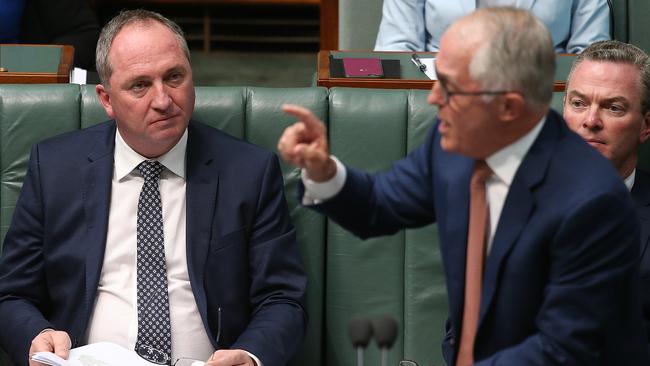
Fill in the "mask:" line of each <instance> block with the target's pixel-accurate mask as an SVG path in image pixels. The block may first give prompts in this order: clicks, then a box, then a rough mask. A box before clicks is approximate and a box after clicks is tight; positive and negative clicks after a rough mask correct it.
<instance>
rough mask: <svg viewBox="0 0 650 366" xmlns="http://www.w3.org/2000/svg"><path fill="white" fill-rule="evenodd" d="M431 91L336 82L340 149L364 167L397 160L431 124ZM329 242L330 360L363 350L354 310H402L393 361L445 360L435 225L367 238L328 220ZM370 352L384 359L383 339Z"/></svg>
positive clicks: (338, 361)
mask: <svg viewBox="0 0 650 366" xmlns="http://www.w3.org/2000/svg"><path fill="white" fill-rule="evenodd" d="M426 94H427V92H426V91H408V90H372V91H369V90H364V89H351V88H350V89H346V88H333V89H331V91H330V100H329V113H330V116H329V121H330V130H329V135H330V141H331V142H330V144H331V151H332V153H333V154H335V155H336V156H337V157H339V158H340V159H341V160H342V161H344V162H345V163H346V164H349V165H350V166H353V167H356V168H360V169H364V170H368V171H380V170H384V169H387V168H389V167H390V166H391V164H392V162H394V161H395V160H397V159H400V158H402V157H403V156H405V155H406V153H407V152H408V151H409V150H410V149H412V148H413V147H415V146H416V145H418V144H419V143H420V142H421V139H422V137H423V136H424V133H425V132H426V129H427V128H428V127H429V126H430V124H431V121H432V117H433V116H434V115H435V110H434V108H431V107H428V106H427V105H426V103H425V102H426ZM422 230H423V231H422ZM327 243H328V245H327V273H326V283H325V286H326V290H325V314H326V321H325V323H326V329H325V342H326V345H325V347H326V354H325V356H326V364H327V365H352V364H354V360H355V352H354V349H353V348H352V345H351V344H350V341H349V339H348V338H347V337H346V336H345V335H346V334H347V326H348V321H349V319H350V318H351V317H352V316H353V315H367V316H379V315H383V314H387V315H391V316H393V317H395V318H396V319H397V320H398V323H399V327H400V333H399V334H400V336H399V337H398V339H397V340H396V343H395V345H394V347H393V350H392V351H391V352H390V354H389V356H390V357H389V362H388V363H389V364H391V365H395V364H396V363H397V362H398V361H399V360H400V359H401V358H402V357H404V358H408V359H412V360H415V361H417V362H418V363H420V364H431V363H432V362H435V363H437V364H442V363H443V362H442V360H441V356H440V342H441V339H442V337H443V335H444V327H443V326H442V324H443V323H444V320H445V319H446V314H447V305H446V293H445V289H444V284H443V283H444V277H443V275H442V272H441V268H440V266H439V263H440V258H439V254H438V250H437V236H436V235H435V229H434V228H433V227H430V228H428V229H420V230H417V231H416V230H411V231H408V232H405V231H401V232H399V233H397V234H395V235H392V236H386V237H379V238H373V239H369V240H361V239H358V238H356V237H354V236H353V235H352V234H350V233H348V232H347V231H345V230H344V229H342V228H341V227H340V226H338V225H336V224H335V223H333V222H331V221H328V227H327ZM423 309H424V313H422V312H420V311H421V310H423ZM401 335H403V336H401ZM366 357H367V358H366V363H367V364H377V363H379V360H380V352H379V351H378V349H377V347H376V345H374V344H373V345H371V346H370V347H369V350H368V351H367V352H366Z"/></svg>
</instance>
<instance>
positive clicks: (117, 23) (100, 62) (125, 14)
mask: <svg viewBox="0 0 650 366" xmlns="http://www.w3.org/2000/svg"><path fill="white" fill-rule="evenodd" d="M151 22H158V23H160V24H162V25H164V26H165V27H167V28H168V29H169V30H170V31H172V32H173V33H174V35H175V36H176V38H177V40H178V44H179V45H180V47H181V49H182V50H183V52H184V53H185V57H187V60H188V61H190V50H189V48H188V47H187V41H186V40H185V35H184V34H183V30H182V29H181V27H179V26H178V24H176V23H174V22H172V21H171V20H169V19H167V18H165V17H164V16H162V15H160V14H158V13H156V12H153V11H149V10H144V9H136V10H125V11H122V12H120V13H119V14H118V15H117V16H115V17H114V18H113V19H111V20H110V21H109V22H108V23H107V24H106V25H105V26H104V28H103V29H102V32H101V33H100V35H99V40H98V41H97V52H96V53H95V63H96V65H97V73H98V74H99V80H100V82H101V83H102V85H104V87H105V88H108V87H109V85H108V80H109V79H110V77H111V74H112V73H113V68H112V66H111V61H110V59H109V57H108V53H109V51H110V49H111V45H112V44H113V40H114V39H115V37H116V36H117V34H118V33H119V32H120V31H121V30H122V28H124V26H126V25H129V24H143V25H146V24H149V23H151Z"/></svg>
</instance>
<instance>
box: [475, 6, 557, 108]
mask: <svg viewBox="0 0 650 366" xmlns="http://www.w3.org/2000/svg"><path fill="white" fill-rule="evenodd" d="M470 17H471V18H473V19H472V20H475V21H476V22H479V25H480V26H481V28H482V29H484V32H485V34H484V36H483V42H482V44H481V46H480V47H479V48H478V49H477V50H476V52H475V54H474V57H473V58H472V61H471V62H470V64H469V74H470V76H471V77H472V78H473V79H475V80H477V81H478V82H479V84H480V85H481V88H483V89H485V90H513V91H518V92H519V93H521V94H522V95H523V96H524V98H525V99H526V101H527V102H528V103H529V104H530V105H532V106H534V107H537V108H540V109H543V108H547V107H548V105H549V104H550V102H551V98H552V97H553V82H554V79H555V50H554V48H553V41H552V39H551V35H550V33H549V31H548V30H547V29H546V26H545V25H544V23H542V22H541V21H540V20H539V19H537V18H536V17H535V16H534V15H533V14H532V13H531V12H529V11H527V10H522V9H517V8H513V7H493V8H482V9H479V10H477V11H476V12H474V14H472V15H471V16H470Z"/></svg>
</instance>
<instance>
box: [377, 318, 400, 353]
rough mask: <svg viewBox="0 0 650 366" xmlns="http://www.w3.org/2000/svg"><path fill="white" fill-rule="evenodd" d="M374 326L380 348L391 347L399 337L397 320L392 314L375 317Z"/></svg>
mask: <svg viewBox="0 0 650 366" xmlns="http://www.w3.org/2000/svg"><path fill="white" fill-rule="evenodd" d="M372 327H373V330H374V333H375V339H376V340H377V345H378V346H379V348H391V347H392V346H393V343H394V342H395V338H397V321H396V320H395V319H393V317H391V316H382V317H381V318H377V319H374V321H373V322H372Z"/></svg>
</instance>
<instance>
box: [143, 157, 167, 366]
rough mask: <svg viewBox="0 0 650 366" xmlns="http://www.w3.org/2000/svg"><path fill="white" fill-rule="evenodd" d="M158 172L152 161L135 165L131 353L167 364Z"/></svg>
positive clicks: (158, 167)
mask: <svg viewBox="0 0 650 366" xmlns="http://www.w3.org/2000/svg"><path fill="white" fill-rule="evenodd" d="M162 169H163V166H162V165H161V164H160V163H159V162H157V161H152V160H146V161H143V162H142V163H140V165H138V170H139V171H140V173H142V176H143V177H144V184H143V186H142V191H141V192H140V199H139V200H138V225H137V245H138V246H137V249H138V254H137V282H138V288H137V295H138V339H137V342H136V345H135V349H136V351H137V352H138V354H140V356H142V357H143V358H145V359H147V360H149V361H151V362H155V363H167V364H168V363H169V360H171V349H172V341H171V339H172V336H171V324H170V320H169V294H168V292H167V266H166V264H165V240H164V236H163V219H162V203H161V201H160V191H159V190H158V181H159V180H160V173H161V172H162Z"/></svg>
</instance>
